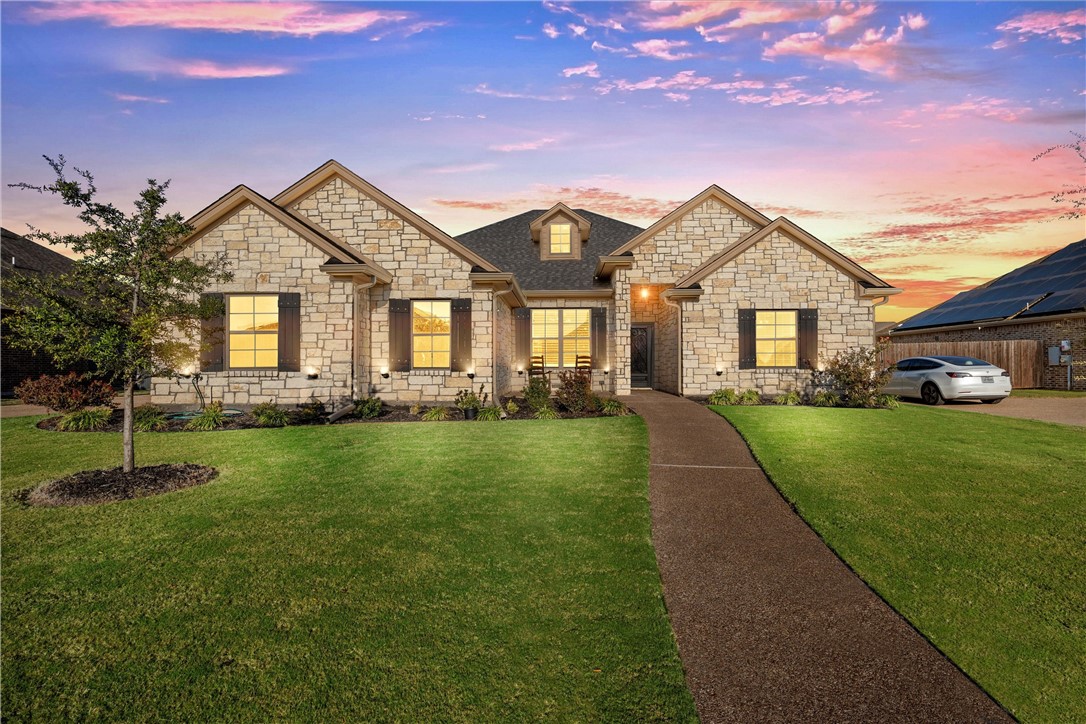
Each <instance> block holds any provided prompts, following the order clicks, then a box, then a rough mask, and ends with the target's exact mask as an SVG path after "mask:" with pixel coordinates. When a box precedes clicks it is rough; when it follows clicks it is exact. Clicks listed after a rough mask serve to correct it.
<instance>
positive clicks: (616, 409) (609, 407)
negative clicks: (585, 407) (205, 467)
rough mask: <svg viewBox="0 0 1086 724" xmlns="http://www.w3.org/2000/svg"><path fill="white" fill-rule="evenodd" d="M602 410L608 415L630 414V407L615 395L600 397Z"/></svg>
mask: <svg viewBox="0 0 1086 724" xmlns="http://www.w3.org/2000/svg"><path fill="white" fill-rule="evenodd" d="M600 412H602V413H603V414H605V415H607V416H608V417H625V416H626V415H629V414H630V408H629V407H627V406H626V403H625V402H623V401H622V400H619V399H616V398H614V397H603V398H600Z"/></svg>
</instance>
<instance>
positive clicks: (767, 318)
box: [754, 310, 796, 367]
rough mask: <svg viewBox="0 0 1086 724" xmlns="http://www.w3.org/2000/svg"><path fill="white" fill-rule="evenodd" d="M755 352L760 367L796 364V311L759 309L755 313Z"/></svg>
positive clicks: (791, 365) (792, 365)
mask: <svg viewBox="0 0 1086 724" xmlns="http://www.w3.org/2000/svg"><path fill="white" fill-rule="evenodd" d="M754 323H755V337H754V339H755V350H754V351H755V354H756V355H757V358H758V366H759V367H795V366H796V312H795V310H789V311H785V312H781V311H772V312H762V311H759V312H757V313H756V315H755V321H754Z"/></svg>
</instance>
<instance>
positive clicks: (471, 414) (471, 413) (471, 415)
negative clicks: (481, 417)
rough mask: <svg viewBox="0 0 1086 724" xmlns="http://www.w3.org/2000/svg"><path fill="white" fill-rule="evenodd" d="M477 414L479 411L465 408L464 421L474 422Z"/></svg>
mask: <svg viewBox="0 0 1086 724" xmlns="http://www.w3.org/2000/svg"><path fill="white" fill-rule="evenodd" d="M477 414H479V411H478V410H476V409H475V408H474V407H465V408H464V419H465V420H474V419H475V416H476V415H477Z"/></svg>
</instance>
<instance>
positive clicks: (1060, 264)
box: [894, 239, 1086, 332]
mask: <svg viewBox="0 0 1086 724" xmlns="http://www.w3.org/2000/svg"><path fill="white" fill-rule="evenodd" d="M1075 312H1086V239H1083V240H1082V241H1076V242H1074V243H1073V244H1068V245H1067V246H1065V247H1064V248H1062V249H1060V250H1059V251H1056V252H1053V253H1052V254H1049V255H1048V256H1046V257H1042V258H1040V259H1037V260H1035V261H1033V262H1030V263H1029V264H1026V265H1025V266H1020V267H1018V268H1017V269H1015V270H1013V271H1010V272H1007V273H1006V274H1004V275H1003V276H1001V277H998V278H996V279H993V280H992V281H990V282H988V283H987V284H981V285H980V286H979V287H976V288H975V289H970V290H969V291H966V292H961V293H960V294H957V295H955V296H953V297H951V298H950V299H948V300H947V301H945V302H943V303H942V304H938V305H936V306H934V307H932V308H931V309H928V310H926V311H923V312H920V313H919V314H914V315H913V316H912V317H909V318H908V319H906V320H905V321H904V322H902V323H901V324H900V325H898V326H897V328H896V329H894V332H899V331H907V330H914V329H921V328H931V327H943V326H947V325H954V324H970V323H973V322H990V321H999V320H1006V319H1012V318H1013V319H1022V320H1027V319H1029V318H1030V317H1040V316H1049V315H1053V314H1068V313H1075Z"/></svg>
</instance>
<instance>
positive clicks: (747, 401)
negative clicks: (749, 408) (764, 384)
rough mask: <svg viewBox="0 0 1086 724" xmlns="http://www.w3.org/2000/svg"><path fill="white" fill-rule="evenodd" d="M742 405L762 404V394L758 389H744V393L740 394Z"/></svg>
mask: <svg viewBox="0 0 1086 724" xmlns="http://www.w3.org/2000/svg"><path fill="white" fill-rule="evenodd" d="M739 404H740V405H760V404H762V395H761V394H760V393H759V392H758V390H744V391H743V394H741V395H739Z"/></svg>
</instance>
